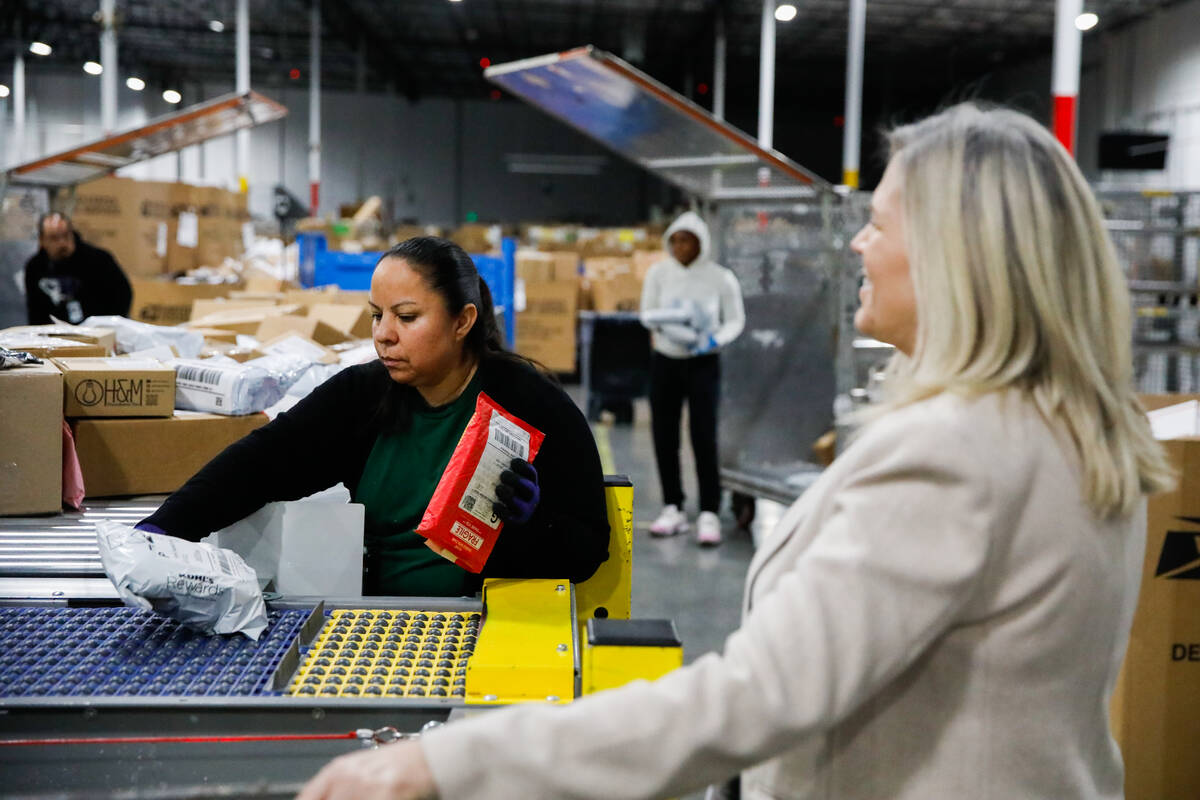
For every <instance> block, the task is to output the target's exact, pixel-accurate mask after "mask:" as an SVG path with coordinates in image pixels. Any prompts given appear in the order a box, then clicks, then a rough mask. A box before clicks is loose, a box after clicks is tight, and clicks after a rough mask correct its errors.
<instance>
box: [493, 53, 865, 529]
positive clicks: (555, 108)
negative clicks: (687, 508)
mask: <svg viewBox="0 0 1200 800" xmlns="http://www.w3.org/2000/svg"><path fill="white" fill-rule="evenodd" d="M484 75H485V76H486V77H487V79H488V80H490V81H492V82H493V83H495V84H497V85H499V86H501V87H503V88H504V89H506V90H507V91H509V92H511V93H512V94H514V95H516V96H518V97H520V98H521V99H523V100H525V101H526V102H528V103H530V104H531V105H534V106H537V107H538V108H540V109H542V110H543V111H545V112H546V113H548V114H550V115H551V116H553V117H555V118H557V119H559V120H560V121H562V122H564V123H565V124H567V125H569V126H571V127H573V128H575V129H576V130H578V131H580V132H582V133H584V134H586V135H587V136H589V137H591V138H592V139H595V140H596V141H597V142H599V143H600V144H602V145H604V146H605V147H608V148H610V149H611V150H613V151H614V152H616V153H617V154H618V155H621V156H623V157H624V158H626V159H628V160H630V161H632V162H634V163H636V164H638V165H639V166H641V167H643V168H644V169H646V170H648V171H650V172H652V173H653V174H655V175H657V176H659V177H661V178H663V179H664V180H666V181H668V182H670V183H672V184H674V185H675V186H677V187H679V188H680V189H682V190H683V191H684V192H686V193H687V194H688V195H689V196H690V197H691V198H693V201H694V203H695V204H696V206H697V208H698V210H700V211H701V212H702V213H703V215H704V216H705V218H706V220H707V221H708V223H709V226H710V229H711V230H712V233H713V242H714V250H715V253H714V255H715V257H716V259H717V260H718V261H719V262H720V263H722V264H724V265H725V266H727V267H729V268H730V269H732V270H733V271H734V273H735V274H736V275H737V277H738V280H739V282H740V284H741V287H742V292H743V295H744V297H745V303H746V329H745V332H744V333H743V334H742V336H741V337H739V339H738V340H737V341H736V342H734V343H733V344H732V345H731V346H730V347H729V348H728V349H727V351H726V352H727V355H726V357H725V358H724V359H723V360H722V376H721V392H722V399H721V422H720V438H721V442H722V447H721V450H722V469H721V479H722V484H723V485H724V487H725V488H728V489H732V490H733V491H734V492H735V493H736V501H735V502H736V503H737V505H738V509H737V510H738V511H739V512H742V511H745V510H746V504H747V503H749V504H750V506H749V507H750V509H752V505H753V504H752V500H753V497H768V498H772V499H776V500H784V501H789V500H791V499H794V498H795V497H796V496H797V495H798V494H799V493H800V492H801V491H803V489H804V488H805V487H806V486H807V485H808V484H809V483H811V481H812V480H813V479H814V477H815V476H816V475H817V474H819V471H820V468H819V467H818V466H816V465H815V464H813V463H811V462H810V461H809V459H810V458H811V447H812V444H813V442H814V440H815V439H816V438H817V437H819V436H820V435H821V434H822V433H824V432H825V431H827V430H829V428H830V427H831V425H832V421H833V402H834V397H835V394H836V393H837V391H838V387H839V386H840V385H842V384H843V383H845V384H847V386H848V385H849V384H851V383H852V382H853V378H852V377H850V376H849V375H847V376H846V377H844V378H843V377H839V372H840V371H841V370H842V369H850V367H851V365H852V363H853V355H852V354H853V350H852V347H851V342H850V341H849V339H848V337H846V336H845V335H842V330H843V325H842V323H843V317H844V316H845V314H844V313H843V312H844V308H843V307H844V304H845V302H846V301H845V297H846V296H847V291H848V290H847V289H846V288H845V283H846V281H848V280H852V276H849V275H848V271H847V267H846V262H845V254H846V249H845V244H846V237H845V236H843V235H842V230H843V229H844V226H845V224H846V223H845V221H844V220H843V217H844V216H845V215H846V214H847V213H848V212H847V210H846V206H847V201H846V198H845V197H843V196H841V195H839V194H837V193H835V192H834V191H833V187H832V186H830V185H829V184H828V183H826V182H825V181H823V180H822V179H821V178H819V177H817V176H816V175H814V174H812V173H810V172H808V171H807V170H805V169H804V168H803V167H801V166H800V165H799V164H796V163H795V162H793V161H791V160H790V159H788V158H787V157H786V156H783V155H782V154H780V153H778V152H776V151H774V150H767V149H763V148H761V147H759V146H758V144H757V142H756V141H755V140H754V139H753V138H751V137H749V136H747V135H746V134H744V133H742V132H741V131H739V130H737V129H736V128H734V127H732V126H730V125H729V124H727V123H725V122H724V121H722V120H719V119H717V118H715V117H713V116H712V115H711V114H710V113H709V112H707V111H706V110H704V109H703V108H701V107H700V106H697V105H696V104H694V103H692V102H691V101H689V100H688V99H686V98H684V97H682V96H681V95H679V94H677V93H675V92H673V91H672V90H670V89H668V88H667V87H665V86H663V85H662V84H660V83H658V82H657V81H655V80H654V79H653V78H651V77H649V76H648V75H646V74H644V73H642V72H640V71H638V70H637V69H635V68H634V67H632V66H630V65H629V64H627V63H625V62H624V61H622V60H621V59H619V58H616V57H615V56H612V55H611V54H608V53H605V52H603V51H601V50H597V49H595V48H592V47H582V48H578V49H575V50H570V51H567V52H564V53H554V54H550V55H546V56H541V57H538V58H532V59H527V60H524V61H517V62H513V63H510V64H500V65H495V66H492V67H489V68H488V69H487V70H485V72H484ZM850 208H858V206H857V205H851V206H850ZM851 294H852V292H851ZM843 349H844V350H845V351H846V353H845V354H844V355H839V354H840V353H841V351H842V350H843Z"/></svg>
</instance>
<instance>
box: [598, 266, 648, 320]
mask: <svg viewBox="0 0 1200 800" xmlns="http://www.w3.org/2000/svg"><path fill="white" fill-rule="evenodd" d="M588 284H589V289H590V290H591V298H592V308H594V309H595V310H596V311H637V310H638V309H639V308H640V307H641V304H642V282H641V281H639V280H638V279H637V277H636V276H634V275H633V273H630V272H627V273H623V274H617V275H612V276H609V277H606V278H591V279H590V280H589V281H588Z"/></svg>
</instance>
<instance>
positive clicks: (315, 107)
mask: <svg viewBox="0 0 1200 800" xmlns="http://www.w3.org/2000/svg"><path fill="white" fill-rule="evenodd" d="M308 73H309V78H308V195H309V196H308V203H309V206H310V207H311V208H310V213H311V214H312V215H313V216H314V217H316V216H319V214H318V208H319V207H320V202H319V201H320V197H321V0H312V23H311V26H310V31H309V63H308Z"/></svg>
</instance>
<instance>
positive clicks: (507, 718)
mask: <svg viewBox="0 0 1200 800" xmlns="http://www.w3.org/2000/svg"><path fill="white" fill-rule="evenodd" d="M890 140H891V146H892V157H891V161H890V163H889V165H888V167H887V171H886V172H885V174H884V177H883V180H882V182H881V183H880V185H879V188H878V189H877V190H876V192H875V196H874V199H873V202H872V215H871V221H870V223H869V224H868V225H867V226H866V227H864V228H863V229H862V231H860V232H859V233H858V235H857V236H856V237H855V238H854V241H853V244H852V247H853V249H854V251H855V252H857V253H858V254H859V255H860V256H861V257H862V264H863V271H864V273H865V281H864V285H863V288H862V291H861V294H860V300H861V308H860V309H859V310H858V313H857V316H856V320H855V321H856V324H857V326H858V327H859V328H860V329H861V330H862V331H863V332H864V333H866V334H868V335H871V336H874V337H876V338H879V339H882V340H884V341H887V342H890V343H892V344H894V345H895V346H896V348H897V350H898V351H899V355H898V356H897V361H896V363H895V364H894V365H893V375H892V377H891V379H890V380H889V381H888V385H889V386H890V387H891V392H892V395H891V397H890V399H889V400H888V402H887V403H886V405H885V407H883V408H882V409H880V410H879V412H878V414H877V415H876V416H875V417H874V419H873V420H871V421H869V422H868V423H867V424H866V426H865V427H864V429H863V430H862V432H861V435H860V436H859V437H858V439H857V441H856V442H855V443H854V444H853V445H852V446H851V447H850V448H849V449H847V451H846V452H845V453H844V454H843V455H842V456H841V457H840V458H839V459H838V460H837V461H836V462H834V464H833V465H832V467H830V468H829V469H828V470H826V472H825V474H824V475H823V477H822V478H821V480H820V481H819V482H818V483H817V484H816V485H814V486H813V487H812V488H811V489H810V490H809V491H808V492H807V493H806V494H805V495H804V496H803V497H802V498H801V499H800V500H799V501H798V502H797V503H796V504H795V505H794V506H793V507H792V508H791V509H789V511H788V512H787V513H786V515H785V516H784V517H783V519H782V520H781V522H780V524H779V526H778V528H777V530H776V531H775V532H774V533H773V534H772V535H771V536H770V538H768V539H767V541H766V543H765V545H764V546H763V547H762V549H761V550H760V551H759V552H758V553H757V555H756V556H755V559H754V562H753V564H752V565H751V567H750V574H749V578H748V581H747V588H746V603H745V616H744V621H743V624H742V626H741V628H740V629H739V630H738V631H736V632H735V633H734V634H733V635H732V636H730V637H729V640H728V642H727V643H726V646H725V651H724V653H722V654H721V655H716V654H712V655H708V656H705V657H703V658H701V659H699V660H698V661H696V662H695V663H693V664H691V665H690V666H688V667H685V668H683V669H681V670H678V671H676V672H673V673H671V674H669V675H667V676H665V677H663V678H662V679H660V680H658V681H656V682H654V683H645V682H640V683H635V684H632V685H630V686H627V687H624V688H622V689H618V690H614V691H611V692H604V693H601V694H598V695H594V696H591V697H587V698H584V699H582V700H579V701H577V702H575V703H573V704H571V705H570V706H568V707H565V708H553V707H523V708H518V709H511V710H508V711H503V712H496V713H489V714H485V715H482V716H481V717H478V718H476V719H473V720H471V721H469V722H464V723H458V724H451V725H448V726H446V727H445V728H443V729H441V730H439V731H437V732H435V733H433V734H431V735H428V736H425V737H423V738H422V739H421V740H420V742H419V743H413V744H405V745H399V746H392V747H384V748H382V749H380V750H378V751H376V752H373V753H366V754H359V755H354V756H348V757H345V758H342V759H338V760H337V761H335V762H334V763H333V764H331V765H330V766H328V767H326V769H325V770H323V771H322V772H321V773H320V774H319V775H318V776H317V777H316V778H315V779H314V780H313V781H312V782H311V783H310V784H309V786H308V787H307V788H306V790H305V791H304V793H303V794H302V795H301V796H302V798H304V800H310V799H312V798H337V797H368V796H369V797H432V796H440V797H444V798H535V797H536V798H552V797H553V798H561V797H602V798H635V797H668V796H673V795H679V794H683V793H685V792H688V791H692V790H695V789H696V788H698V787H700V786H703V785H704V784H706V783H709V782H713V781H719V780H722V779H725V778H728V777H729V776H732V775H735V774H737V773H740V778H741V781H740V782H741V793H742V797H746V798H839V799H841V798H868V797H869V798H921V800H926V799H927V798H958V797H969V798H1015V797H1019V798H1055V800H1065V799H1066V798H1119V797H1121V796H1122V766H1121V757H1120V753H1119V752H1118V750H1117V747H1116V745H1115V743H1114V742H1113V740H1112V738H1111V736H1110V734H1109V728H1108V711H1107V708H1108V700H1109V696H1110V694H1111V691H1112V687H1113V683H1114V680H1115V679H1116V675H1117V670H1118V667H1119V666H1120V663H1121V659H1122V656H1123V654H1124V651H1125V644H1126V640H1127V637H1128V633H1129V625H1130V620H1131V618H1132V616H1133V610H1134V605H1135V601H1136V599H1137V592H1138V578H1139V575H1140V568H1141V563H1142V555H1143V552H1142V551H1143V539H1144V533H1145V530H1144V510H1145V506H1144V498H1145V496H1146V495H1147V494H1148V493H1150V492H1153V491H1156V490H1160V489H1163V488H1165V487H1166V486H1168V485H1169V483H1170V480H1171V476H1170V473H1169V469H1168V466H1167V463H1166V461H1165V459H1164V456H1163V453H1162V451H1161V450H1160V448H1159V447H1158V445H1157V444H1156V443H1155V441H1154V440H1153V439H1152V438H1151V435H1150V431H1149V427H1148V425H1147V423H1146V420H1145V417H1144V415H1143V413H1142V411H1141V409H1140V408H1139V406H1138V403H1137V401H1136V399H1135V397H1134V394H1133V389H1132V386H1131V375H1130V371H1131V366H1130V361H1131V359H1130V351H1129V340H1130V321H1129V318H1130V313H1129V307H1128V299H1127V297H1126V291H1125V288H1124V283H1123V278H1122V275H1121V272H1120V270H1119V269H1118V266H1117V264H1116V261H1115V260H1114V256H1113V251H1112V247H1111V246H1110V243H1109V241H1108V239H1107V237H1106V235H1105V233H1104V229H1103V226H1102V224H1101V218H1100V214H1099V212H1098V210H1097V206H1096V203H1095V201H1094V199H1093V197H1092V195H1091V193H1090V191H1089V190H1088V187H1087V185H1086V184H1085V183H1084V181H1083V178H1082V177H1081V176H1080V174H1079V171H1078V170H1077V169H1076V167H1075V164H1074V163H1073V162H1072V160H1071V158H1070V156H1069V155H1068V154H1067V153H1066V152H1065V151H1064V150H1063V149H1062V148H1061V147H1060V146H1059V145H1058V144H1057V143H1056V142H1055V141H1054V139H1053V138H1052V137H1051V136H1050V134H1049V133H1048V132H1047V131H1046V130H1045V129H1043V128H1042V126H1040V125H1038V124H1036V123H1035V122H1033V121H1032V120H1030V119H1028V118H1026V117H1024V116H1021V115H1019V114H1016V113H1013V112H1010V111H1003V110H995V111H986V110H981V109H979V108H976V107H974V106H971V105H962V106H956V107H954V108H951V109H949V110H947V111H945V112H943V113H941V114H938V115H937V116H934V117H931V118H929V119H927V120H924V121H923V122H920V123H917V124H914V125H911V126H907V127H903V128H900V129H899V130H896V131H895V132H893V133H892V134H891V137H890ZM372 791H374V792H375V793H372Z"/></svg>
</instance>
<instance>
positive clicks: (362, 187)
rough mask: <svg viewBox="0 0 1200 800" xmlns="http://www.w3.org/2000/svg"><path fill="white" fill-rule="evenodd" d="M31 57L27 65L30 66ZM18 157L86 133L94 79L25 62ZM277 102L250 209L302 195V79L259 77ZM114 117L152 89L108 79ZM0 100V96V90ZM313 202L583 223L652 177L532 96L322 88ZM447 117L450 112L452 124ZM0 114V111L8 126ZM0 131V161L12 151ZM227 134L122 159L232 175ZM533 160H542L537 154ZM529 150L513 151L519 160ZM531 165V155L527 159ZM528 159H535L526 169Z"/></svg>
mask: <svg viewBox="0 0 1200 800" xmlns="http://www.w3.org/2000/svg"><path fill="white" fill-rule="evenodd" d="M34 67H36V65H34ZM29 71H30V73H31V75H30V77H29V80H28V89H27V96H28V98H29V101H28V111H27V118H26V130H27V134H26V147H25V150H24V152H23V153H22V154H21V156H22V157H23V158H25V159H29V158H35V157H37V156H39V155H42V154H46V153H52V152H57V151H59V150H62V149H65V148H68V147H71V146H73V145H76V144H80V143H82V142H85V141H88V140H90V139H93V138H95V137H96V136H98V134H99V131H100V100H99V93H100V89H99V85H100V84H99V79H97V78H93V77H89V76H86V75H82V74H80V75H78V76H76V75H63V74H37V72H38V70H37V69H35V68H32V67H31V68H30V70H29ZM226 91H228V87H224V86H204V87H199V86H184V87H183V92H184V95H185V99H184V103H185V104H188V103H193V102H197V101H198V100H200V99H204V98H212V97H215V96H218V95H220V94H222V93H223V92H226ZM260 91H262V92H263V93H264V94H266V95H267V96H269V97H271V98H273V99H276V100H279V101H280V102H282V103H283V104H284V105H286V106H287V107H288V109H289V114H288V116H287V117H286V118H285V119H284V120H281V121H280V122H276V123H270V124H267V125H264V126H261V127H259V128H256V129H254V130H253V131H252V132H251V167H250V176H249V177H250V184H251V196H250V207H251V211H252V212H253V213H254V214H256V215H261V216H264V217H265V216H269V215H270V213H271V192H272V189H273V187H274V185H275V184H276V183H283V184H284V185H285V186H287V188H288V189H289V190H290V191H291V192H292V193H293V194H295V195H296V196H297V197H299V198H301V199H302V200H303V201H304V202H306V203H307V200H308V196H309V191H308V91H307V89H306V88H299V87H298V88H296V89H291V88H287V89H280V88H278V87H274V88H264V89H260ZM120 104H121V107H120V113H119V121H118V127H119V128H125V127H128V126H133V125H136V124H138V123H140V122H143V121H145V120H147V119H150V118H152V117H154V116H157V115H160V114H164V113H167V112H168V111H169V110H170V108H169V107H168V106H167V104H166V103H165V102H163V101H162V100H161V99H160V98H159V97H158V93H157V91H155V92H152V91H149V90H147V91H146V92H143V93H134V92H131V91H129V90H128V89H125V88H124V87H123V86H122V87H121V89H120ZM0 105H3V104H2V103H0ZM321 113H322V126H321V127H322V166H321V174H322V183H321V210H322V211H323V212H325V213H328V212H329V211H332V210H336V208H337V206H338V205H340V204H345V203H352V202H355V201H357V200H359V199H361V198H363V197H365V196H369V195H372V194H378V195H381V196H382V197H383V198H384V200H385V202H387V203H389V204H390V206H389V207H390V208H391V210H392V215H393V217H394V218H395V219H405V218H411V219H415V220H418V221H420V222H424V223H436V224H444V225H448V224H453V223H455V222H456V221H461V220H462V218H463V215H464V214H466V213H467V212H471V211H473V212H475V213H476V214H477V215H478V217H479V219H480V220H481V221H503V222H517V221H520V220H546V221H552V220H568V219H570V220H581V221H589V222H594V223H597V224H622V223H632V222H635V221H638V220H641V219H644V218H645V216H646V213H647V202H656V201H657V202H662V201H663V199H664V197H663V191H664V190H663V187H662V186H661V184H659V183H658V182H657V181H656V180H654V179H652V178H649V177H648V176H646V175H645V174H644V173H643V172H642V171H641V170H640V169H637V168H636V167H633V166H632V165H630V164H628V163H626V162H624V161H623V160H621V159H619V158H617V157H615V156H612V155H610V154H608V153H607V151H604V150H602V149H601V148H600V147H598V146H597V145H595V144H593V143H592V142H590V141H589V140H587V139H586V138H584V137H583V136H581V135H578V134H576V133H574V132H573V131H571V130H569V129H567V128H566V127H564V126H563V125H561V124H559V123H557V122H555V121H554V120H552V119H550V118H549V117H547V116H545V115H544V114H542V113H541V112H540V111H537V110H536V109H533V108H530V107H528V106H525V105H522V104H519V103H515V102H492V101H488V100H479V101H455V100H449V99H430V100H423V101H421V102H419V103H415V104H413V103H409V102H408V101H406V100H404V99H402V98H397V97H393V96H389V95H380V94H364V95H357V94H355V93H353V92H324V93H323V94H322V98H321ZM460 123H461V124H460ZM10 128H11V118H9V119H0V130H3V131H4V133H5V134H8V133H9V131H8V129H10ZM9 144H11V143H10V142H4V143H0V153H4V154H5V155H6V156H8V159H7V160H8V161H9V163H13V162H14V161H16V160H17V159H16V156H17V154H16V153H15V152H13V151H12V148H11V147H10V146H8V145H9ZM233 153H234V140H233V137H231V136H230V137H223V138H221V139H216V140H213V141H211V142H208V143H206V144H204V145H201V146H198V147H193V148H188V149H187V150H185V151H184V152H183V153H181V154H180V155H169V156H163V157H160V158H158V159H154V160H152V161H149V162H145V163H143V164H139V165H136V166H134V167H130V168H128V169H126V170H123V171H122V172H121V173H120V174H123V175H129V176H130V177H136V178H142V179H154V180H176V179H180V180H185V181H189V182H198V183H215V184H221V185H226V186H233V185H234V181H235V179H236V176H235V175H234V164H233ZM509 155H523V156H531V155H532V156H547V155H549V156H554V157H561V156H567V157H584V158H585V159H587V162H586V163H584V164H582V165H580V164H575V163H573V162H572V163H570V164H568V166H567V169H584V170H587V169H590V168H592V167H593V166H594V167H595V169H596V172H595V174H563V173H562V172H561V169H562V168H563V167H562V164H561V163H557V162H553V161H552V160H551V161H550V163H549V166H548V169H551V170H560V171H552V172H545V173H540V174H539V173H537V172H534V173H530V172H516V173H514V172H510V171H508V166H507V161H508V160H507V159H506V156H509ZM541 160H542V161H545V159H541ZM530 161H531V159H525V162H526V164H525V167H524V168H525V169H528V168H529V162H530ZM532 161H533V162H534V163H535V164H537V163H538V162H539V159H536V158H535V159H532ZM536 168H537V167H536V166H535V169H536Z"/></svg>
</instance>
